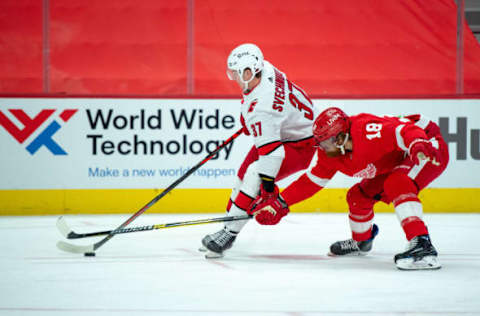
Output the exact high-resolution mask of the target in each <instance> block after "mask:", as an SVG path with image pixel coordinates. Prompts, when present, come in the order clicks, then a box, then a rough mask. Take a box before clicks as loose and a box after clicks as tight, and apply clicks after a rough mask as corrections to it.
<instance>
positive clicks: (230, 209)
mask: <svg viewBox="0 0 480 316" xmlns="http://www.w3.org/2000/svg"><path fill="white" fill-rule="evenodd" d="M257 160H258V152H257V149H256V147H252V149H251V150H250V151H249V153H248V154H247V156H246V158H245V160H244V161H243V163H242V164H241V166H240V168H239V170H238V173H237V179H236V180H235V185H234V187H233V189H232V192H231V194H230V198H229V200H228V203H227V207H226V211H227V215H228V216H238V215H245V214H246V212H245V210H246V209H247V207H248V206H249V205H250V203H251V202H252V201H253V198H254V197H256V195H257V192H258V190H259V188H260V178H259V177H258V173H256V171H255V165H256V164H255V162H256V161H257ZM254 164H255V165H254ZM242 189H243V191H242ZM249 194H250V195H249ZM246 223H247V220H244V221H243V220H242V221H235V222H227V223H225V226H224V227H223V228H222V229H221V230H219V231H217V232H215V233H212V234H208V235H206V236H205V237H204V238H203V239H202V247H201V248H200V249H199V250H200V251H207V253H206V254H205V257H206V258H221V257H223V252H224V251H225V250H228V249H230V248H231V247H232V245H233V243H234V241H235V239H236V237H237V234H238V233H239V232H240V230H241V229H242V228H243V227H244V226H245V224H246Z"/></svg>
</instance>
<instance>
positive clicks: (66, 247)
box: [57, 240, 95, 253]
mask: <svg viewBox="0 0 480 316" xmlns="http://www.w3.org/2000/svg"><path fill="white" fill-rule="evenodd" d="M57 248H58V249H60V250H62V251H65V252H70V253H86V252H94V251H95V249H94V245H86V246H80V245H74V244H70V243H68V242H65V241H61V240H60V241H59V242H57Z"/></svg>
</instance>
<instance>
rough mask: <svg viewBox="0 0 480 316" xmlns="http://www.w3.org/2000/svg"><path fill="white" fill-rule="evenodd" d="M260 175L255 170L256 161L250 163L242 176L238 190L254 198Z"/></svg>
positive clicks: (257, 189) (256, 193) (258, 189)
mask: <svg viewBox="0 0 480 316" xmlns="http://www.w3.org/2000/svg"><path fill="white" fill-rule="evenodd" d="M260 183H261V180H260V176H259V175H258V171H257V162H254V163H252V164H251V165H250V166H249V167H248V169H247V171H246V172H245V176H244V177H243V180H242V184H241V185H240V191H242V192H244V193H245V194H247V195H249V196H251V197H253V198H255V197H257V195H258V193H259V191H260Z"/></svg>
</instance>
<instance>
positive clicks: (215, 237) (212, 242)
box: [198, 228, 237, 259]
mask: <svg viewBox="0 0 480 316" xmlns="http://www.w3.org/2000/svg"><path fill="white" fill-rule="evenodd" d="M236 238H237V233H235V232H232V231H229V230H227V229H226V228H223V229H221V230H219V231H218V232H216V233H213V234H209V235H206V236H205V237H203V239H202V245H203V246H202V247H200V248H199V249H198V250H199V251H202V252H206V254H205V258H207V259H215V258H222V257H223V252H224V251H225V250H228V249H230V248H231V247H232V245H233V242H234V241H235V239H236Z"/></svg>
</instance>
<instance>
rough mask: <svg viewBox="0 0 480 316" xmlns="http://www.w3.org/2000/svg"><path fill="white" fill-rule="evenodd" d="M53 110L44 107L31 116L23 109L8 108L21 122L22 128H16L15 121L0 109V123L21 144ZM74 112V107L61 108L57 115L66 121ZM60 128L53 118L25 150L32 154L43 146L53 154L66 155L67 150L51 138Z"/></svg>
mask: <svg viewBox="0 0 480 316" xmlns="http://www.w3.org/2000/svg"><path fill="white" fill-rule="evenodd" d="M55 111H56V110H53V109H44V110H41V111H40V112H39V113H38V114H37V115H36V116H35V117H33V118H31V117H30V116H28V114H26V113H25V111H23V110H20V109H9V110H8V112H10V114H12V115H13V116H14V117H15V118H16V119H17V120H18V121H19V122H20V123H22V124H23V128H18V127H17V126H16V125H15V123H14V122H12V121H11V120H10V119H9V118H8V117H7V116H6V115H5V114H4V113H3V112H2V111H1V110H0V125H2V126H3V128H5V130H7V132H8V133H9V134H10V135H12V136H13V138H15V139H16V140H17V142H18V143H20V144H23V142H24V141H25V140H27V139H28V138H29V137H30V136H31V135H32V134H33V133H34V132H35V131H36V130H37V129H39V128H40V127H41V126H42V124H43V123H45V121H46V120H47V119H48V118H49V117H51V116H52V115H53V113H55ZM76 112H77V110H76V109H67V110H63V111H62V112H61V113H60V114H59V115H58V117H59V118H60V119H61V120H62V121H64V122H68V120H70V119H71V118H72V116H73V115H74V114H75V113H76ZM60 128H61V125H60V124H59V123H58V122H57V121H56V120H53V121H52V122H51V123H50V124H48V126H47V127H45V128H42V129H43V130H42V131H41V132H40V134H39V135H38V136H37V137H35V138H34V139H33V140H32V142H31V143H30V144H29V145H28V146H27V148H26V149H27V151H28V152H29V153H30V154H31V155H33V154H35V153H36V152H37V151H38V150H39V149H40V147H42V146H45V147H46V148H47V149H48V150H49V151H50V152H51V153H52V154H54V155H66V154H67V152H66V151H65V150H64V149H63V148H62V147H61V146H60V145H59V144H57V142H56V141H55V140H53V138H52V137H53V135H54V134H55V133H56V132H57V131H58V130H59V129H60Z"/></svg>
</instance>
